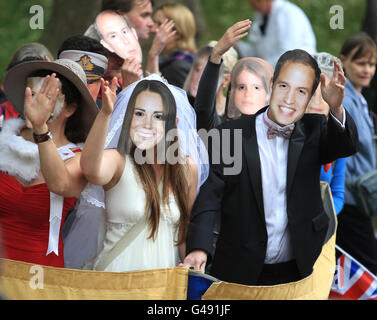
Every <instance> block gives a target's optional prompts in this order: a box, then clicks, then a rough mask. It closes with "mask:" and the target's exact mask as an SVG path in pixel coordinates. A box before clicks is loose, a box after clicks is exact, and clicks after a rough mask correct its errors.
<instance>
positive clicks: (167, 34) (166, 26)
mask: <svg viewBox="0 0 377 320" xmlns="http://www.w3.org/2000/svg"><path fill="white" fill-rule="evenodd" d="M176 33H177V32H176V31H175V30H174V21H173V20H170V21H169V20H168V19H165V21H164V22H163V23H162V24H161V26H160V27H159V28H158V30H157V32H156V35H155V37H154V39H153V43H152V46H151V48H150V50H149V53H148V60H147V74H152V73H159V72H160V68H159V61H158V58H159V56H160V54H161V52H162V51H163V50H164V49H165V46H166V44H167V43H168V40H169V39H170V38H172V37H174V35H175V34H176Z"/></svg>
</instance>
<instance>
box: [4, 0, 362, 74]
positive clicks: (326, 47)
mask: <svg viewBox="0 0 377 320" xmlns="http://www.w3.org/2000/svg"><path fill="white" fill-rule="evenodd" d="M87 1H88V5H90V0H87ZM170 1H171V0H170ZM177 1H179V2H183V3H186V2H187V4H189V2H193V3H195V1H194V0H177ZM291 1H292V2H293V3H295V4H297V5H298V6H300V7H301V8H302V9H303V10H304V12H305V13H306V14H307V16H308V17H309V19H310V20H311V23H312V26H313V29H314V32H315V34H316V37H317V49H318V50H319V51H328V52H330V53H332V54H335V55H337V54H338V52H339V50H340V47H341V45H342V43H343V41H344V39H345V38H347V37H348V36H349V35H351V34H353V33H355V32H358V31H360V30H361V28H362V21H363V17H364V14H365V0H291ZM157 2H158V3H161V2H165V1H164V0H157V1H156V3H157ZM65 3H66V6H67V8H74V6H75V5H78V4H77V3H78V1H76V0H66V1H65ZM200 4H201V6H202V10H203V13H204V23H203V28H204V26H205V28H204V29H202V28H200V29H201V30H203V31H202V32H203V34H202V35H201V37H200V38H199V39H200V43H199V44H198V45H203V44H205V43H207V42H208V41H210V40H218V39H219V38H220V37H221V35H222V34H223V33H224V31H225V30H226V29H227V28H228V27H230V26H231V25H232V24H233V23H235V22H236V21H239V20H243V19H247V18H249V19H251V20H252V19H253V11H252V9H251V7H250V6H249V4H248V1H247V0H200ZM33 5H40V6H42V7H43V9H44V15H45V16H44V23H45V27H46V26H48V25H51V21H50V18H51V19H54V20H55V19H56V20H57V21H59V19H58V18H57V17H55V16H51V12H52V10H53V5H54V0H11V1H10V0H9V1H6V0H1V1H0V43H1V50H0V79H4V76H5V68H6V65H7V63H8V61H9V59H10V57H11V56H12V53H13V52H14V51H15V50H16V49H17V48H18V47H19V46H20V45H22V44H24V43H27V42H32V41H39V40H40V39H41V37H42V35H43V30H32V29H31V28H30V26H29V22H30V19H31V17H32V14H30V13H29V10H30V7H31V6H33ZM333 5H340V6H342V7H343V8H344V29H336V30H333V29H332V28H331V27H330V19H331V17H332V15H331V14H330V8H331V7H332V6H333ZM77 11H78V12H82V11H81V10H77ZM67 25H68V26H69V25H71V26H73V25H75V23H74V22H72V21H71V22H70V21H65V26H64V28H62V29H64V30H65V29H66V26H67ZM58 36H59V34H57V37H58ZM45 44H46V45H47V46H48V44H47V43H45Z"/></svg>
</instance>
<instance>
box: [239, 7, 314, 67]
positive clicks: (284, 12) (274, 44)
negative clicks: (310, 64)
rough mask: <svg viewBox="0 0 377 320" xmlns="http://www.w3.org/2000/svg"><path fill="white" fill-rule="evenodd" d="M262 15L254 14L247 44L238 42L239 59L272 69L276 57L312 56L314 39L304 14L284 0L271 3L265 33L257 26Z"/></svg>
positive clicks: (261, 22) (261, 19)
mask: <svg viewBox="0 0 377 320" xmlns="http://www.w3.org/2000/svg"><path fill="white" fill-rule="evenodd" d="M262 24H263V15H262V14H261V13H259V12H255V14H254V19H253V24H252V25H251V29H250V32H249V36H248V41H247V42H246V41H238V42H237V46H238V49H239V52H240V55H241V57H260V58H262V59H264V60H266V61H267V62H269V63H270V64H271V65H272V66H273V67H274V66H275V64H276V62H277V61H278V59H279V57H280V56H281V55H282V54H283V53H284V52H286V51H288V50H292V49H303V50H306V51H307V52H309V53H310V54H313V53H316V38H315V35H314V32H313V28H312V26H311V23H310V21H309V19H308V17H307V16H306V14H305V13H304V11H303V10H302V9H301V8H299V7H298V6H296V5H295V4H293V3H291V2H289V1H286V0H274V1H273V3H272V8H271V12H270V14H269V16H268V22H267V24H266V27H265V33H264V34H262V32H261V30H260V26H261V25H262Z"/></svg>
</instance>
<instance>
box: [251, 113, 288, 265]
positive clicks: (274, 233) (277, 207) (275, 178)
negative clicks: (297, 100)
mask: <svg viewBox="0 0 377 320" xmlns="http://www.w3.org/2000/svg"><path fill="white" fill-rule="evenodd" d="M267 111H268V109H267ZM267 111H266V112H265V113H262V114H260V115H258V116H257V118H256V120H255V129H256V133H257V140H258V150H259V156H260V164H261V174H262V190H263V204H264V214H265V219H266V227H267V235H268V242H267V252H266V258H265V261H264V263H266V264H273V263H280V262H286V261H290V260H293V259H294V256H293V252H292V247H291V237H290V232H289V228H288V217H287V192H286V186H287V162H288V146H289V139H285V138H283V137H280V136H277V137H275V138H273V139H268V138H267V130H268V127H267V125H266V124H265V123H264V121H263V117H265V120H266V121H267V122H269V123H271V124H272V125H273V126H275V127H279V126H278V125H277V124H275V123H273V122H272V121H271V120H270V119H268V116H267Z"/></svg>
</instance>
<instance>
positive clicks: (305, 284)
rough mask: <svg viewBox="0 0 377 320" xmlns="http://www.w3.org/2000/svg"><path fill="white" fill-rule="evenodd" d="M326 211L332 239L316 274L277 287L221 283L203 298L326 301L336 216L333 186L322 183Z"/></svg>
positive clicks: (333, 263) (329, 283)
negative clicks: (331, 187) (332, 192)
mask: <svg viewBox="0 0 377 320" xmlns="http://www.w3.org/2000/svg"><path fill="white" fill-rule="evenodd" d="M321 195H322V200H323V205H324V209H325V211H326V213H327V215H328V216H329V218H330V224H329V231H330V235H329V237H330V239H329V240H328V241H327V243H326V244H325V245H324V246H323V248H322V252H321V254H320V255H319V257H318V259H317V261H316V263H315V264H314V267H313V273H312V274H311V275H310V276H308V277H307V278H305V279H302V280H300V281H297V282H292V283H287V284H281V285H276V286H245V285H240V284H235V283H227V282H217V283H214V284H212V285H211V287H210V288H209V289H208V290H207V292H206V293H205V294H204V295H203V297H202V299H203V300H326V299H328V297H329V294H330V289H331V284H332V281H333V278H334V272H335V265H336V261H335V260H336V259H335V238H336V226H337V219H336V212H335V208H334V203H333V198H332V194H331V189H330V186H329V184H328V183H327V182H323V181H321Z"/></svg>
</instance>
